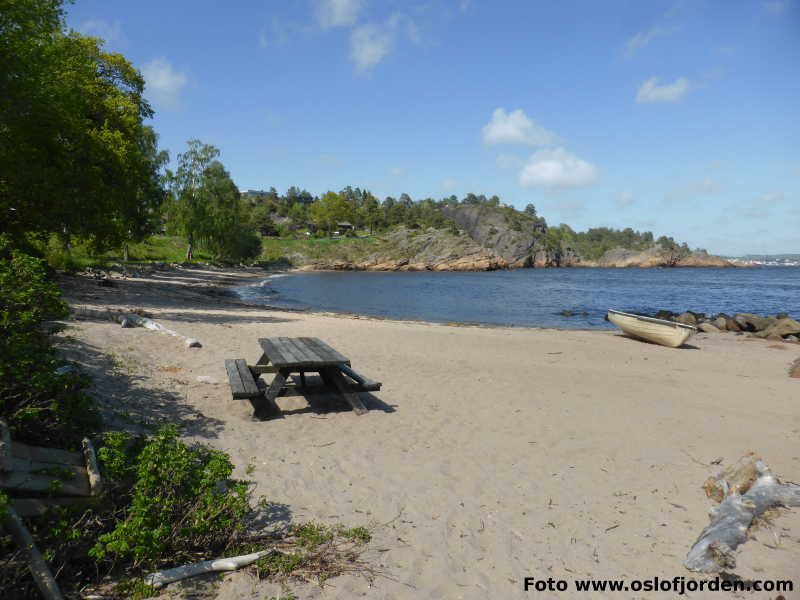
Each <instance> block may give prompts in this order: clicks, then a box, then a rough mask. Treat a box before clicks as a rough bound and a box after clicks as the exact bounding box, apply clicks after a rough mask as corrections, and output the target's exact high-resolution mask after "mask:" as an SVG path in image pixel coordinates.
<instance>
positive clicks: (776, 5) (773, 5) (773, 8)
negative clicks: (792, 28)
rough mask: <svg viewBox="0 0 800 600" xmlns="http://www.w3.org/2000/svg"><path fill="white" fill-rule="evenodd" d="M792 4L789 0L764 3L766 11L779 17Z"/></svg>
mask: <svg viewBox="0 0 800 600" xmlns="http://www.w3.org/2000/svg"><path fill="white" fill-rule="evenodd" d="M791 4H792V3H791V2H790V1H789V0H770V1H769V2H764V10H765V11H767V12H768V13H772V14H774V15H777V14H780V13H782V12H784V11H785V10H786V9H787V8H789V6H791Z"/></svg>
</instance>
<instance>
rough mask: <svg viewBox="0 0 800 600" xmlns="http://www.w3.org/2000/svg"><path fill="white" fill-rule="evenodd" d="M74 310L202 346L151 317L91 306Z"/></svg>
mask: <svg viewBox="0 0 800 600" xmlns="http://www.w3.org/2000/svg"><path fill="white" fill-rule="evenodd" d="M73 312H74V313H75V315H77V316H79V317H91V318H95V319H98V318H99V319H106V320H109V321H115V322H117V323H120V324H121V325H122V326H123V327H144V328H145V329H151V330H153V331H159V332H161V333H166V334H167V335H171V336H173V337H176V338H179V339H182V340H183V343H184V344H185V345H186V347H187V348H201V347H202V344H201V343H200V342H198V341H197V340H196V339H194V338H190V337H186V336H185V335H182V334H180V333H178V332H177V331H173V330H172V329H168V328H166V327H164V326H163V325H162V324H161V323H159V322H157V321H154V320H153V319H149V318H147V317H143V316H141V315H137V314H135V313H124V312H116V311H113V310H93V309H90V308H75V309H74V310H73Z"/></svg>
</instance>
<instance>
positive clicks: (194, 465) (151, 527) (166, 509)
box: [89, 425, 250, 564]
mask: <svg viewBox="0 0 800 600" xmlns="http://www.w3.org/2000/svg"><path fill="white" fill-rule="evenodd" d="M98 458H99V459H100V461H101V464H102V465H103V468H104V469H106V470H107V472H108V473H109V474H113V475H114V476H115V477H116V478H118V479H120V480H122V481H126V480H128V481H130V480H133V483H132V488H131V492H132V496H133V497H132V499H131V503H130V506H129V507H127V508H126V509H125V513H124V516H123V517H122V519H121V520H120V521H119V522H118V523H117V524H116V526H115V527H114V529H113V531H111V532H109V533H106V534H104V535H101V536H100V537H99V538H98V541H97V543H96V544H95V545H94V547H93V548H92V549H91V550H90V551H89V554H90V556H92V557H93V558H95V559H96V560H98V561H103V560H114V559H119V558H128V559H132V560H133V561H134V563H135V564H139V563H148V562H153V561H156V560H158V559H160V558H162V557H164V556H177V555H181V554H184V553H188V552H191V551H193V550H195V551H196V550H206V549H208V548H209V547H220V546H222V547H225V546H227V545H228V544H230V543H231V542H232V541H233V540H235V539H236V537H237V536H239V535H241V534H242V533H243V531H244V523H243V519H244V517H245V516H246V515H248V514H249V513H250V506H249V501H248V485H247V483H246V482H244V481H239V480H234V479H231V478H230V476H231V473H232V472H233V465H232V464H231V462H230V459H229V457H228V456H227V455H226V454H224V453H222V452H218V451H215V450H211V449H210V448H207V447H204V446H199V445H198V446H188V445H186V444H184V443H183V442H181V441H180V440H179V439H178V432H177V429H176V428H175V427H174V426H172V425H167V426H165V427H163V428H162V429H161V430H159V432H158V433H157V434H156V435H155V436H153V437H152V438H151V439H149V440H148V441H147V442H146V443H144V444H135V443H134V444H129V443H128V441H127V440H126V439H125V438H124V437H123V436H121V435H120V434H114V435H111V436H107V437H106V443H105V445H104V446H103V447H102V448H101V449H100V450H99V451H98Z"/></svg>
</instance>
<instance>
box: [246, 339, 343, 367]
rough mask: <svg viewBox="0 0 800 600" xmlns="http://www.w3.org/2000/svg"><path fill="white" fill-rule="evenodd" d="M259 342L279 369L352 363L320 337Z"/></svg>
mask: <svg viewBox="0 0 800 600" xmlns="http://www.w3.org/2000/svg"><path fill="white" fill-rule="evenodd" d="M258 343H259V344H260V345H261V349H262V350H263V351H264V354H265V355H266V357H267V358H268V359H269V361H270V362H271V363H272V364H273V365H275V366H276V367H277V368H279V369H282V368H298V367H325V366H330V365H339V364H347V365H349V364H350V359H348V358H347V357H346V356H343V355H342V354H340V353H339V352H337V351H336V350H334V349H333V348H331V347H330V346H328V344H326V343H325V342H323V341H322V340H321V339H319V338H307V337H301V338H287V337H277V338H261V339H259V340H258Z"/></svg>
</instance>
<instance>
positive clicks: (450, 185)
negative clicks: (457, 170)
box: [442, 177, 458, 192]
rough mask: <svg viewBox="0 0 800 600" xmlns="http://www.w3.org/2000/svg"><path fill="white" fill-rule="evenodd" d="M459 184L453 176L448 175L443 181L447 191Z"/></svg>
mask: <svg viewBox="0 0 800 600" xmlns="http://www.w3.org/2000/svg"><path fill="white" fill-rule="evenodd" d="M457 186H458V181H456V180H455V179H453V178H452V177H448V178H447V179H445V180H444V181H442V189H443V190H444V191H445V192H452V191H453V190H455V189H456V187H457Z"/></svg>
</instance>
